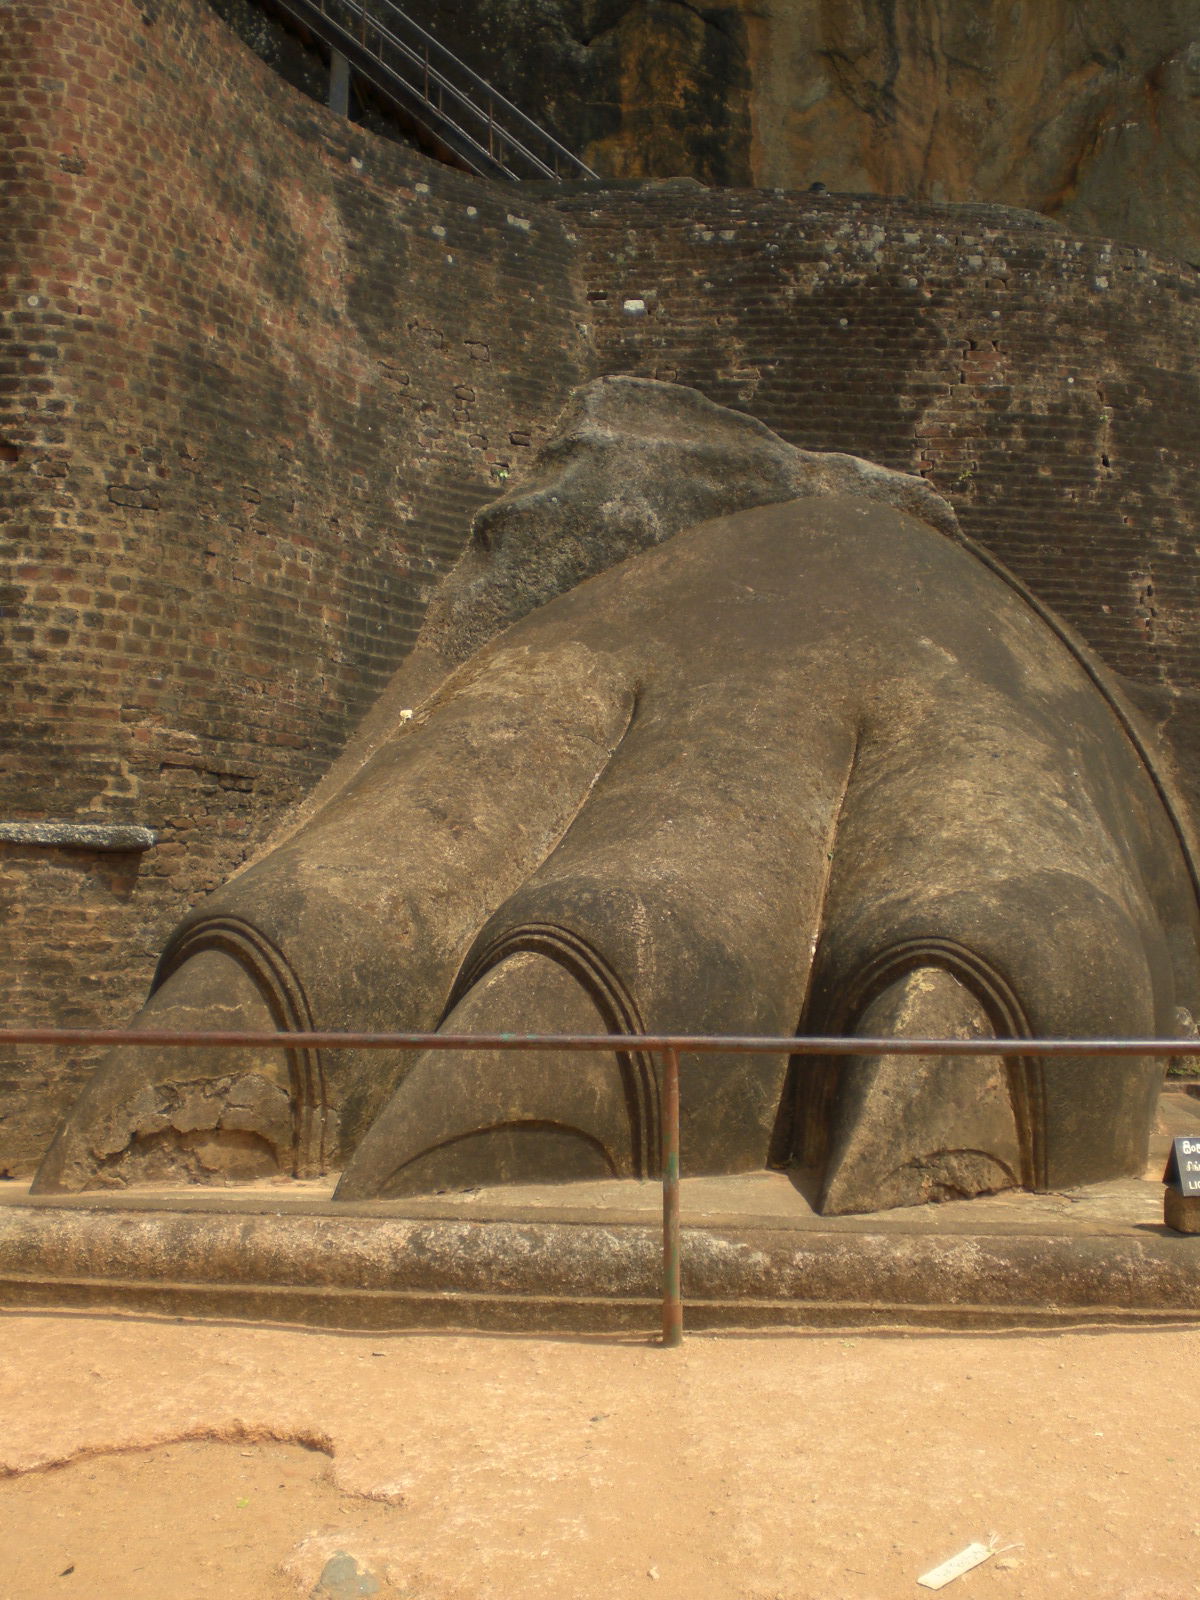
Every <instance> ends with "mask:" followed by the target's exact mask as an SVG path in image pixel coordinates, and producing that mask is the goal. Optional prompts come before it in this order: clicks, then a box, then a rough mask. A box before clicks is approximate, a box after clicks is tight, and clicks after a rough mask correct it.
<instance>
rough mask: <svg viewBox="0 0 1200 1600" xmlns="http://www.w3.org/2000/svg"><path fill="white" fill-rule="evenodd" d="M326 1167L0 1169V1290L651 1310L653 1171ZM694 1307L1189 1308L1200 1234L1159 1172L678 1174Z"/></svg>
mask: <svg viewBox="0 0 1200 1600" xmlns="http://www.w3.org/2000/svg"><path fill="white" fill-rule="evenodd" d="M331 1187H332V1185H331V1184H328V1183H327V1184H321V1183H289V1182H276V1183H268V1184H263V1185H255V1186H249V1187H246V1188H241V1189H223V1190H191V1191H185V1192H182V1193H181V1192H180V1191H179V1190H170V1191H168V1190H162V1191H150V1190H140V1191H134V1192H128V1191H127V1192H125V1193H119V1194H93V1195H88V1196H86V1197H78V1198H76V1197H71V1198H68V1199H36V1200H32V1199H30V1198H29V1196H28V1193H27V1190H26V1188H25V1186H24V1185H18V1184H5V1185H3V1187H2V1188H0V1305H2V1306H6V1307H9V1308H16V1307H43V1308H44V1307H60V1308H74V1309H78V1310H88V1311H105V1312H111V1311H118V1312H126V1313H137V1314H143V1315H144V1314H157V1315H167V1316H176V1317H180V1316H183V1317H224V1318H238V1319H252V1320H256V1321H264V1322H276V1323H298V1324H306V1325H310V1326H321V1327H333V1328H363V1329H386V1328H459V1329H466V1328H490V1329H514V1330H515V1329H520V1330H534V1329H537V1330H572V1331H575V1332H579V1333H584V1332H608V1331H613V1330H619V1329H620V1330H642V1331H645V1333H646V1334H647V1335H650V1334H652V1333H653V1332H654V1330H655V1329H656V1327H657V1326H658V1321H659V1312H658V1295H659V1292H660V1289H659V1272H660V1261H661V1242H660V1241H661V1236H660V1233H659V1210H658V1208H659V1204H660V1190H659V1189H658V1187H657V1185H653V1184H630V1183H619V1184H618V1183H588V1184H572V1185H561V1186H555V1187H549V1186H548V1187H544V1188H534V1187H529V1188H510V1189H504V1190H492V1191H477V1192H475V1193H473V1194H468V1195H462V1196H443V1197H440V1198H434V1199H425V1200H409V1201H403V1202H388V1203H371V1204H362V1205H337V1206H335V1205H332V1204H331V1203H330V1201H329V1193H330V1190H331ZM682 1209H683V1216H684V1231H683V1284H684V1296H685V1312H684V1315H685V1325H686V1326H687V1327H688V1328H690V1329H693V1330H696V1329H702V1328H708V1329H713V1328H732V1327H737V1328H768V1327H812V1328H816V1327H821V1328H830V1327H862V1326H869V1325H876V1326H924V1327H935V1328H960V1329H961V1328H1046V1327H1067V1326H1082V1325H1087V1324H1089V1323H1114V1322H1118V1323H1126V1324H1137V1323H1181V1322H1182V1323H1194V1322H1197V1321H1200V1239H1196V1238H1186V1237H1182V1236H1180V1235H1179V1234H1175V1233H1172V1232H1170V1231H1169V1230H1167V1229H1166V1228H1165V1227H1164V1226H1163V1220H1162V1218H1163V1187H1162V1184H1161V1183H1160V1182H1157V1181H1153V1180H1152V1179H1146V1180H1139V1179H1128V1180H1124V1181H1122V1182H1117V1183H1111V1184H1103V1185H1098V1186H1095V1187H1093V1188H1088V1189H1082V1190H1078V1191H1076V1192H1074V1193H1070V1194H1056V1195H1039V1196H1035V1195H1026V1194H1014V1195H997V1196H992V1197H990V1198H986V1199H980V1200H972V1201H962V1202H953V1203H950V1204H945V1205H940V1206H929V1207H924V1208H921V1209H914V1210H908V1211H898V1212H887V1213H881V1214H879V1215H875V1216H869V1217H846V1218H834V1219H831V1218H824V1217H817V1216H815V1215H814V1214H813V1212H812V1210H811V1208H810V1206H809V1205H808V1202H807V1201H806V1200H805V1198H804V1195H803V1194H802V1193H801V1192H800V1191H798V1190H797V1189H796V1188H795V1187H794V1186H793V1185H792V1184H791V1183H790V1182H789V1180H788V1179H787V1178H785V1177H782V1176H780V1175H777V1174H774V1173H751V1174H748V1175H746V1176H744V1177H740V1178H725V1179H703V1178H700V1179H691V1180H685V1181H684V1184H683V1186H682Z"/></svg>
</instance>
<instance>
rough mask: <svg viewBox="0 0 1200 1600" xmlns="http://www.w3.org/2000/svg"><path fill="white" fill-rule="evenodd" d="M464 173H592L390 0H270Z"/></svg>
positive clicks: (513, 176) (550, 176)
mask: <svg viewBox="0 0 1200 1600" xmlns="http://www.w3.org/2000/svg"><path fill="white" fill-rule="evenodd" d="M274 4H275V5H276V7H277V8H278V9H279V10H280V11H282V12H283V13H284V14H285V15H287V16H290V17H291V18H293V20H295V21H296V22H299V23H300V24H302V25H303V26H304V27H305V28H307V29H308V30H309V31H310V32H311V33H313V34H315V35H316V36H317V37H318V38H320V39H322V40H323V41H324V42H325V44H326V45H328V46H329V48H330V49H331V50H332V51H333V52H334V54H335V56H340V57H341V58H342V59H343V61H345V62H346V63H347V64H348V66H349V68H350V69H352V70H353V71H354V72H355V73H356V74H357V75H358V76H359V77H360V78H362V79H365V80H366V82H368V83H370V84H371V86H372V87H373V88H374V89H375V90H376V91H377V92H378V93H379V94H381V95H382V96H383V97H384V98H385V99H386V100H387V101H389V102H390V103H391V104H392V105H393V106H395V107H396V108H397V110H399V111H401V112H402V113H403V114H404V116H405V118H406V119H407V120H408V121H410V122H412V123H413V124H414V125H415V128H416V129H417V130H418V131H420V132H423V133H424V134H426V135H428V136H429V137H430V138H431V139H432V140H433V141H434V144H435V146H436V147H437V148H438V149H439V150H441V151H442V152H443V153H450V154H452V155H453V156H454V158H455V160H456V161H457V162H458V163H459V164H461V165H462V166H464V167H465V168H466V169H467V170H468V171H469V172H474V173H476V174H477V175H478V176H479V177H485V178H507V179H511V180H513V181H515V182H520V181H521V180H522V179H527V178H533V179H543V180H544V179H563V178H568V179H587V178H595V177H596V174H595V173H594V172H593V171H592V169H591V167H589V166H588V165H587V164H586V162H584V161H581V160H580V158H579V157H578V156H577V155H575V154H574V153H573V152H572V151H570V150H568V149H567V147H566V146H565V145H564V144H562V143H560V142H559V140H557V139H556V138H555V137H554V136H553V134H551V133H549V132H547V130H546V129H545V128H543V127H541V126H540V125H539V124H538V123H536V122H535V121H534V120H533V118H532V117H529V116H527V115H526V114H525V112H524V111H522V110H521V109H520V107H519V106H515V105H514V104H513V103H512V101H511V100H509V99H507V98H506V97H505V96H504V95H502V94H501V93H500V91H499V90H498V89H496V88H495V87H494V86H493V85H492V84H490V83H489V82H488V81H487V79H486V78H482V77H480V75H479V73H477V72H475V71H473V70H472V69H471V68H470V67H468V66H467V64H466V63H465V62H464V61H460V60H459V58H458V56H456V55H455V54H454V52H453V51H452V50H449V49H447V47H446V46H445V45H444V44H442V43H441V41H440V40H438V39H435V38H434V36H433V35H432V34H431V33H429V31H428V30H427V29H425V28H422V27H421V26H420V24H419V23H417V22H415V21H414V20H413V19H412V18H411V17H410V16H408V15H407V14H406V13H405V12H404V11H402V10H401V9H400V7H399V6H398V5H397V4H396V3H395V0H274Z"/></svg>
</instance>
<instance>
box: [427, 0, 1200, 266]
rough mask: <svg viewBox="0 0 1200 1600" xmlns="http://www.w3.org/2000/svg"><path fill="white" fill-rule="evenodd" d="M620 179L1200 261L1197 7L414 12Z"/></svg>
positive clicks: (515, 4)
mask: <svg viewBox="0 0 1200 1600" xmlns="http://www.w3.org/2000/svg"><path fill="white" fill-rule="evenodd" d="M407 9H408V10H409V11H410V12H411V13H412V14H413V15H414V16H416V17H417V18H418V19H419V20H421V21H423V22H424V23H425V24H426V25H427V26H429V27H430V28H431V29H432V30H433V31H434V32H435V33H436V34H437V35H438V36H439V37H440V38H442V39H443V40H444V41H445V43H447V44H448V45H450V46H451V47H452V48H455V49H456V50H457V51H458V52H459V53H460V54H461V55H462V56H463V57H464V59H466V60H468V61H469V62H470V63H471V64H472V65H473V66H475V67H476V68H477V69H478V70H479V71H481V72H482V73H484V74H485V75H486V76H488V77H489V78H491V79H493V80H494V81H495V82H496V83H497V85H498V86H499V87H500V88H501V89H503V90H504V91H505V93H507V94H508V95H510V96H511V97H512V98H513V99H514V100H515V101H516V102H517V103H518V104H519V105H521V106H523V107H525V108H526V109H527V110H528V111H530V112H531V113H532V114H533V115H535V116H536V117H538V118H539V119H541V120H543V121H545V122H546V123H547V124H548V125H550V126H552V127H553V128H554V129H555V131H556V132H557V133H558V134H559V135H560V137H561V138H562V139H563V140H564V142H565V143H567V144H568V145H570V146H571V147H572V148H574V149H576V150H578V151H579V153H580V154H582V155H583V156H584V158H585V159H586V160H587V161H588V162H589V163H590V164H591V165H592V166H593V167H594V168H596V170H597V171H599V172H600V173H602V174H603V175H604V176H605V177H609V178H617V179H621V178H624V179H629V178H639V177H646V178H652V177H667V176H677V175H688V176H692V177H696V178H699V179H700V180H702V181H703V182H705V183H710V184H731V185H747V184H754V185H763V186H767V187H772V186H778V187H781V188H789V189H794V188H807V187H808V186H809V185H810V184H812V183H818V182H819V183H823V184H825V185H826V186H827V187H828V188H829V189H831V190H835V191H851V192H867V193H871V192H873V193H878V194H886V195H908V196H910V197H912V198H913V199H922V200H935V201H994V202H999V203H1001V204H1005V205H1012V206H1024V207H1028V208H1030V209H1032V210H1036V211H1041V212H1044V213H1046V214H1048V215H1051V216H1055V217H1057V218H1058V219H1059V220H1060V221H1062V222H1064V223H1066V224H1067V225H1068V226H1070V227H1072V228H1077V229H1080V230H1082V231H1085V232H1093V233H1102V234H1106V235H1109V236H1110V237H1113V238H1116V239H1121V240H1124V241H1125V242H1127V243H1131V244H1139V245H1146V246H1149V247H1151V248H1153V249H1156V250H1165V251H1168V252H1170V253H1171V254H1174V255H1180V256H1183V257H1184V258H1185V259H1189V260H1191V259H1195V260H1200V117H1198V116H1197V109H1198V105H1200V7H1198V6H1197V5H1196V4H1195V3H1194V0H1164V3H1160V4H1158V5H1154V6H1145V5H1140V4H1137V3H1136V0H1094V3H1089V4H1088V5H1080V4H1078V3H1077V0H1003V3H1001V0H978V3H976V4H972V5H962V4H957V3H955V0H735V3H726V4H719V5H709V6H705V5H691V4H685V3H683V0H478V3H477V4H475V5H472V6H464V5H462V4H460V3H459V0H453V3H452V0H409V3H408V6H407Z"/></svg>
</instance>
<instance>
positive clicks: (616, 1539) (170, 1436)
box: [0, 1314, 1200, 1600]
mask: <svg viewBox="0 0 1200 1600" xmlns="http://www.w3.org/2000/svg"><path fill="white" fill-rule="evenodd" d="M1198 1369H1200V1330H1197V1331H1191V1330H1163V1329H1157V1330H1156V1329H1144V1330H1136V1331H1118V1330H1113V1331H1102V1332H1089V1333H1067V1334H1060V1335H1057V1336H1044V1335H1039V1336H1024V1335H1008V1336H998V1335H954V1336H949V1335H936V1334H906V1335H887V1334H869V1335H840V1336H839V1335H820V1336H817V1335H806V1334H782V1335H775V1334H772V1335H742V1336H738V1335H728V1334H726V1335H722V1336H720V1337H714V1336H696V1337H692V1338H690V1339H689V1340H688V1342H687V1343H686V1344H685V1346H684V1348H683V1349H682V1350H679V1351H665V1350H661V1349H658V1348H655V1347H654V1346H653V1345H651V1344H649V1343H648V1342H645V1341H640V1340H637V1339H633V1338H606V1339H594V1340H580V1339H567V1338H557V1339H555V1338H538V1339H535V1338H516V1337H497V1338H487V1337H473V1336H472V1337H467V1336H458V1335H442V1336H436V1335H406V1334H390V1335H382V1336H381V1335H378V1334H375V1335H357V1334H331V1333H316V1332H302V1331H292V1330H285V1329H279V1328H262V1327H248V1326H237V1325H232V1324H215V1325H214V1324H202V1323H183V1322H167V1321H162V1322H156V1321H150V1320H132V1319H130V1320H122V1319H118V1318H100V1317H86V1316H71V1315H60V1316H52V1315H43V1314H9V1315H5V1316H3V1317H0V1419H2V1436H0V1474H3V1476H0V1596H3V1597H5V1600H46V1597H54V1600H117V1597H120V1600H151V1597H153V1600H193V1597H195V1600H200V1597H207V1596H218V1595H219V1596H222V1597H226V1600H228V1597H236V1600H284V1597H294V1596H297V1595H302V1596H308V1595H312V1594H313V1593H314V1591H315V1592H316V1593H318V1594H319V1595H322V1596H326V1595H327V1596H335V1597H338V1600H341V1597H342V1596H354V1595H360V1594H368V1593H371V1592H374V1593H375V1594H377V1595H378V1596H379V1597H380V1600H391V1597H394V1596H407V1597H410V1600H493V1597H495V1600H551V1597H553V1600H574V1597H576V1596H578V1597H580V1600H582V1597H585V1596H586V1597H587V1600H596V1597H599V1596H606V1595H611V1596H618V1595H619V1596H622V1597H624V1596H630V1595H632V1596H637V1595H645V1596H646V1597H647V1600H685V1597H686V1600H890V1597H892V1596H913V1597H916V1596H919V1595H921V1594H924V1593H927V1592H928V1591H927V1590H925V1589H922V1588H919V1587H918V1586H917V1584H916V1581H915V1580H916V1578H917V1576H918V1575H919V1574H921V1573H923V1572H925V1571H926V1570H928V1569H929V1568H930V1567H932V1566H934V1565H935V1564H936V1563H937V1562H939V1561H941V1560H943V1559H944V1558H946V1557H948V1556H951V1555H953V1554H954V1553H955V1552H956V1551H958V1550H960V1549H961V1548H963V1546H965V1545H967V1544H969V1543H971V1542H972V1541H974V1540H980V1541H983V1542H987V1541H989V1540H993V1541H994V1543H995V1545H996V1550H997V1553H996V1554H995V1555H994V1556H993V1557H992V1558H991V1559H990V1560H989V1561H988V1562H986V1563H985V1564H984V1565H983V1566H981V1567H979V1568H977V1569H976V1570H975V1571H974V1572H971V1573H969V1574H968V1575H967V1576H965V1577H962V1578H960V1579H958V1580H956V1581H955V1582H954V1583H952V1584H951V1585H950V1586H949V1588H948V1589H947V1590H946V1591H945V1592H946V1593H947V1594H950V1595H954V1596H955V1600H959V1597H961V1600H968V1597H969V1596H971V1595H975V1596H977V1597H989V1600H990V1597H996V1600H1001V1597H1003V1600H1033V1597H1037V1600H1060V1597H1061V1600H1070V1597H1075V1596H1079V1597H1080V1600H1083V1597H1085V1596H1086V1597H1087V1600H1183V1597H1185V1596H1186V1597H1188V1600H1191V1597H1194V1596H1196V1595H1197V1594H1198V1593H1200V1500H1198V1498H1197V1494H1196V1471H1197V1466H1198V1465H1200V1457H1198V1453H1197V1447H1196V1439H1195V1429H1194V1426H1193V1423H1194V1418H1193V1415H1192V1412H1193V1409H1194V1407H1193V1404H1192V1392H1193V1388H1194V1383H1195V1373H1196V1372H1197V1370H1198ZM323 1574H324V1577H323V1576H322V1575H323Z"/></svg>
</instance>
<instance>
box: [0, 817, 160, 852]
mask: <svg viewBox="0 0 1200 1600" xmlns="http://www.w3.org/2000/svg"><path fill="white" fill-rule="evenodd" d="M157 842H158V835H157V834H156V833H155V832H154V830H153V829H152V828H142V827H139V826H138V825H137V824H136V823H132V822H0V844H34V845H42V846H43V847H44V848H47V849H55V850H125V851H139V850H149V849H150V848H151V847H152V846H153V845H155V844H157Z"/></svg>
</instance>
